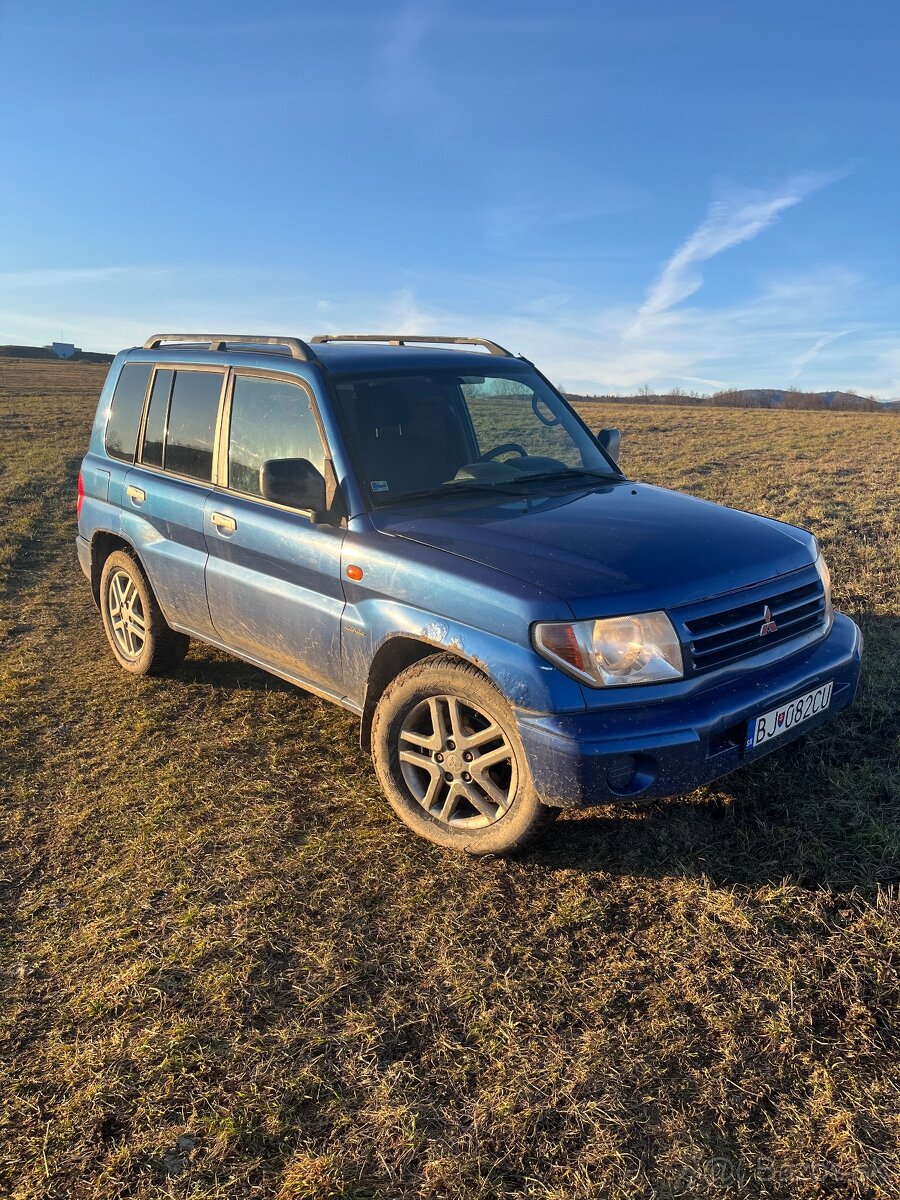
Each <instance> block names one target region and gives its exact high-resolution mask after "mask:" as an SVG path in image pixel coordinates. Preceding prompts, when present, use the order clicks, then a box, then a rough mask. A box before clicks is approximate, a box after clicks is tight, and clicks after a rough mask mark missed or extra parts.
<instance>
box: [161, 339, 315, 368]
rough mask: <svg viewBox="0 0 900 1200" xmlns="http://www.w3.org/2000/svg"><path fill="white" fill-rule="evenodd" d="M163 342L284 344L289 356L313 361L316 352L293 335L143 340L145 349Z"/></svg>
mask: <svg viewBox="0 0 900 1200" xmlns="http://www.w3.org/2000/svg"><path fill="white" fill-rule="evenodd" d="M163 342H190V343H192V344H193V343H195V342H200V343H202V342H206V343H207V349H209V350H224V349H225V347H226V345H227V344H228V343H229V342H247V343H250V344H251V345H256V346H284V348H285V349H286V350H290V352H291V358H297V359H299V360H300V362H315V361H316V352H315V350H313V349H311V348H310V347H309V346H308V345H307V344H306V342H304V341H301V340H300V338H295V337H261V336H260V337H258V336H256V334H252V333H154V334H153V335H152V337H148V338H147V340H146V342H144V349H145V350H158V349H159V347H160V346H161V345H162V344H163Z"/></svg>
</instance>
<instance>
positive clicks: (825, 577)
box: [816, 554, 834, 631]
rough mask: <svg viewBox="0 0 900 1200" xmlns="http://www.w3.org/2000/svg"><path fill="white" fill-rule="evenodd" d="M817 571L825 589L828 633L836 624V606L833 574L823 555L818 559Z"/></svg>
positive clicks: (826, 627)
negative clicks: (832, 594) (832, 593)
mask: <svg viewBox="0 0 900 1200" xmlns="http://www.w3.org/2000/svg"><path fill="white" fill-rule="evenodd" d="M816 571H817V572H818V574H819V578H820V579H821V580H822V587H823V588H824V589H825V629H826V631H827V630H829V629H830V628H831V626H832V625H833V623H834V605H833V604H832V603H831V572H830V571H829V570H828V563H827V562H826V561H825V559H824V558H823V557H822V555H821V554H820V555H819V557H818V558H817V559H816Z"/></svg>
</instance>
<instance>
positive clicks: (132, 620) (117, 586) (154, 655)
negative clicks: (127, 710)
mask: <svg viewBox="0 0 900 1200" xmlns="http://www.w3.org/2000/svg"><path fill="white" fill-rule="evenodd" d="M100 613H101V615H102V617H103V628H104V630H105V631H106V638H107V641H108V642H109V644H110V647H111V648H112V652H113V654H114V655H115V657H116V661H117V662H118V664H119V666H120V667H121V668H122V669H123V670H124V671H130V672H131V674H132V675H159V674H161V673H162V672H164V671H171V670H172V668H173V667H177V666H178V664H179V663H180V662H181V661H182V659H183V658H184V656H185V655H186V654H187V652H188V647H189V645H190V638H188V637H187V636H186V635H185V634H183V633H176V632H175V630H174V629H170V628H169V626H168V625H167V624H166V619H165V617H164V616H163V615H162V612H161V611H160V608H159V605H158V604H157V602H156V597H155V596H154V595H153V590H152V588H151V587H150V584H149V583H148V581H147V577H146V575H145V574H144V572H143V570H142V568H141V565H140V563H139V562H138V561H137V559H136V558H135V557H134V555H132V554H129V553H128V552H127V551H126V550H116V551H114V552H113V553H112V554H110V556H109V558H107V560H106V562H105V563H104V564H103V572H102V574H101V576H100Z"/></svg>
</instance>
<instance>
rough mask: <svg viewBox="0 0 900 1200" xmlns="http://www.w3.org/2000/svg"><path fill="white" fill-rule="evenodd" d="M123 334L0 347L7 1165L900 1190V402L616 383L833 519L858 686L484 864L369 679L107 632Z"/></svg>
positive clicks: (93, 1189)
mask: <svg viewBox="0 0 900 1200" xmlns="http://www.w3.org/2000/svg"><path fill="white" fill-rule="evenodd" d="M104 370H105V368H98V367H93V366H90V365H85V364H79V363H73V364H63V363H59V364H57V363H43V362H31V363H27V362H18V361H14V360H5V361H0V428H2V436H0V514H2V517H0V656H2V657H0V747H2V749H0V753H2V759H0V788H2V865H0V901H2V904H0V968H2V991H0V1005H2V1012H0V1195H2V1196H4V1197H10V1198H11V1200H12V1198H15V1200H26V1198H27V1200H37V1198H38V1197H40V1198H48V1200H49V1198H51V1197H52V1198H59V1200H80V1198H86V1197H102V1198H104V1200H105V1198H111V1200H112V1198H117V1197H141V1198H143V1197H191V1198H197V1200H200V1198H203V1200H207V1198H208V1200H212V1198H213V1197H272V1198H273V1200H274V1198H276V1197H277V1198H279V1200H337V1198H343V1200H363V1198H364V1197H369V1198H372V1197H384V1198H386V1200H406V1198H410V1200H411V1198H414V1197H415V1198H416V1200H419V1198H421V1200H463V1198H465V1200H470V1198H471V1200H488V1198H498V1200H499V1198H501V1197H503V1198H513V1197H517V1198H518V1197H532V1198H539V1200H584V1198H587V1197H604V1198H607V1197H609V1198H613V1200H636V1198H637V1200H641V1198H644V1197H647V1198H650V1197H655V1198H658V1200H663V1198H672V1200H674V1198H676V1197H684V1198H690V1200H695V1198H697V1197H712V1198H718V1197H729V1198H730V1197H747V1198H752V1200H761V1198H769V1197H778V1198H782V1197H783V1198H785V1200H787V1198H788V1197H790V1198H791V1200H807V1198H813V1197H815V1198H819V1197H835V1198H838V1197H840V1198H841V1200H847V1198H850V1197H879V1198H883V1200H894V1198H896V1197H897V1196H898V1195H900V1150H898V1143H900V1064H898V1048H900V1028H898V1022H900V986H898V985H900V959H898V952H900V895H898V887H897V884H898V880H900V829H898V811H900V781H898V743H897V735H898V724H897V681H898V672H900V620H898V598H900V565H898V559H897V544H898V542H897V526H898V495H897V484H898V476H897V468H898V460H900V420H897V419H896V418H894V417H886V416H861V415H855V414H829V413H820V412H808V413H807V412H798V413H780V412H762V411H752V410H747V411H742V410H718V409H689V408H656V407H654V408H648V407H640V406H616V408H615V411H614V413H611V414H603V413H600V412H591V413H590V414H589V416H590V420H591V423H592V424H593V425H595V426H596V425H599V424H601V423H603V420H604V416H606V418H607V420H608V421H614V422H615V423H617V424H620V425H621V426H622V428H623V432H624V455H623V465H624V466H625V468H626V470H627V471H628V472H629V473H631V474H633V475H635V476H638V477H641V478H644V479H647V480H649V481H652V482H657V483H664V484H668V485H670V486H673V487H675V488H679V489H683V490H686V491H690V492H695V493H699V494H700V495H703V496H707V497H710V498H712V499H715V500H721V501H724V502H725V503H728V504H733V505H737V506H740V507H742V508H749V509H754V510H757V511H760V512H763V513H767V514H770V515H772V516H776V517H779V518H784V519H786V520H788V521H794V522H798V523H800V524H803V525H806V526H807V527H809V528H811V529H813V530H814V531H815V533H816V534H817V535H818V537H819V539H820V541H821V543H822V545H823V547H824V549H825V552H826V554H827V557H828V559H829V560H830V563H831V568H832V573H833V576H834V579H835V597H836V602H837V603H838V605H839V606H840V607H841V608H843V609H844V610H846V611H847V612H849V613H851V614H852V615H853V616H854V617H855V618H856V619H857V620H858V621H860V622H861V624H862V626H863V629H864V632H865V637H866V660H865V675H864V681H863V686H862V690H861V694H860V697H859V699H858V701H857V704H856V706H855V708H854V709H853V710H852V712H851V713H849V714H848V715H847V716H845V717H843V718H842V719H840V720H839V721H837V722H835V723H834V724H833V725H832V726H831V727H828V728H826V729H824V730H821V731H818V732H816V733H815V734H813V735H811V736H810V737H809V739H808V740H807V742H806V743H805V744H803V745H802V747H799V748H798V747H794V748H791V749H789V750H787V751H783V752H780V753H776V754H774V755H772V756H770V757H769V758H767V759H766V760H764V761H763V762H761V763H759V764H757V765H756V766H754V767H753V768H751V769H749V770H747V771H745V772H743V773H739V774H738V775H736V776H733V777H731V778H728V779H725V780H724V781H722V782H720V783H718V784H716V785H715V786H713V787H710V788H707V789H704V790H702V791H700V792H697V793H695V794H693V795H690V796H685V797H683V798H680V799H677V800H673V801H669V802H665V803H660V804H657V805H654V806H652V807H651V808H649V809H646V810H631V809H612V808H608V809H598V810H592V811H588V812H584V813H576V814H567V815H566V816H564V817H563V819H561V820H560V821H559V822H558V823H557V824H556V826H555V827H554V828H553V829H551V830H550V831H549V832H548V834H547V836H546V838H545V840H544V842H543V843H542V845H541V846H540V847H539V848H537V849H535V850H533V851H532V852H530V853H529V854H527V855H525V856H524V857H522V858H520V859H518V860H514V861H491V860H481V861H466V860H463V859H460V858H454V857H450V856H448V855H447V854H445V853H443V852H442V851H440V850H438V849H437V848H435V847H433V846H430V845H428V844H426V843H424V842H420V841H416V840H415V839H414V838H413V837H412V836H411V835H409V834H408V833H407V832H405V830H404V829H403V828H402V827H401V826H400V825H399V824H398V823H397V822H396V821H395V820H394V819H393V817H392V816H391V814H390V812H389V810H388V808H387V806H386V804H385V803H384V802H383V801H382V800H381V799H380V798H379V792H378V787H377V784H376V781H375V777H374V773H373V771H372V768H371V766H370V763H369V762H368V760H367V758H366V757H365V756H364V755H363V754H362V753H361V752H360V750H359V749H358V747H357V743H356V729H355V722H354V720H353V719H352V718H351V717H350V716H349V715H347V714H345V713H342V712H340V711H339V710H337V709H335V708H332V707H330V706H329V705H327V704H326V703H324V702H323V701H320V700H317V699H314V698H312V697H310V696H308V695H306V694H304V693H302V692H299V691H297V690H295V689H293V688H291V687H289V686H288V685H286V684H282V683H280V682H279V681H277V680H275V679H274V678H271V677H268V676H266V675H264V674H262V673H261V672H259V671H256V670H254V669H252V668H250V667H249V666H245V665H243V664H241V663H240V662H238V661H236V660H232V659H229V658H227V657H226V656H224V655H221V654H219V653H217V652H214V651H211V650H208V649H205V648H204V647H203V646H198V645H195V646H194V647H193V648H192V651H191V654H190V656H189V658H188V660H187V661H186V662H185V664H184V665H183V666H182V667H181V668H179V670H178V671H177V672H175V673H174V674H173V675H172V676H170V677H167V678H161V679H147V680H135V679H134V678H131V677H129V676H127V675H125V674H124V673H122V672H121V671H119V670H118V669H117V668H116V666H115V665H114V663H113V659H112V656H111V654H110V653H109V652H108V650H107V647H106V644H105V641H104V638H103V634H102V631H101V626H100V621H99V619H98V616H97V614H96V612H95V610H94V608H93V605H92V602H91V599H90V596H89V593H88V588H87V586H86V584H85V582H84V580H83V578H82V577H81V574H80V572H79V570H78V567H77V564H76V562H75V556H74V547H73V541H72V539H73V537H74V531H75V526H74V507H75V478H76V474H77V469H78V461H79V459H80V456H81V454H82V452H83V449H84V447H85V445H86V440H87V433H88V428H89V424H90V421H91V418H92V415H93V410H94V405H95V403H96V397H97V393H98V391H99V388H100V384H101V381H102V378H103V375H104Z"/></svg>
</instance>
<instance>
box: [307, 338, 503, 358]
mask: <svg viewBox="0 0 900 1200" xmlns="http://www.w3.org/2000/svg"><path fill="white" fill-rule="evenodd" d="M310 341H311V342H312V343H313V344H314V345H315V344H318V343H321V342H388V343H389V344H390V345H391V346H405V345H406V343H407V342H426V343H436V344H438V345H441V344H445V343H446V344H450V345H462V346H484V348H485V349H486V350H489V351H490V352H491V354H496V355H499V356H500V357H501V358H514V357H515V355H513V354H511V353H510V352H509V350H504V348H503V347H502V346H498V345H497V343H496V342H491V341H489V340H488V339H487V338H470V337H422V336H420V335H419V334H413V333H319V334H317V335H316V336H315V337H314V338H310Z"/></svg>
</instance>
